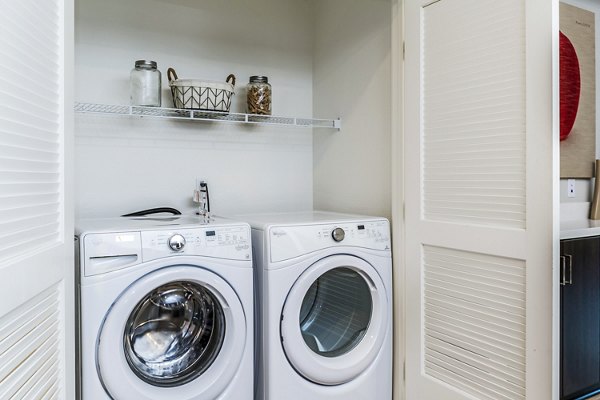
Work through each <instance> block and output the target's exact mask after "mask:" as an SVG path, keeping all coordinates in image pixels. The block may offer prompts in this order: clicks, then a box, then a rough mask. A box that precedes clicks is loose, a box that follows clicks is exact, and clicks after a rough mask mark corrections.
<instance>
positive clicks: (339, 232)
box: [331, 228, 346, 242]
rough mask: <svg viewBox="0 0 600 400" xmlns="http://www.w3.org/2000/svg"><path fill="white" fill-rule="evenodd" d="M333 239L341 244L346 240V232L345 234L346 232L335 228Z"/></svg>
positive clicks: (332, 234)
mask: <svg viewBox="0 0 600 400" xmlns="http://www.w3.org/2000/svg"><path fill="white" fill-rule="evenodd" d="M331 237H332V238H333V240H335V241H336V242H341V241H342V240H344V237H346V232H344V230H343V229H342V228H335V229H334V230H333V231H332V232H331Z"/></svg>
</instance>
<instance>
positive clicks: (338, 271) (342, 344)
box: [299, 267, 373, 357]
mask: <svg viewBox="0 0 600 400" xmlns="http://www.w3.org/2000/svg"><path fill="white" fill-rule="evenodd" d="M372 307H373V301H372V300H371V291H370V289H369V284H368V283H367V282H366V281H365V278H364V277H363V276H361V275H360V274H359V273H358V272H357V271H355V270H353V269H350V268H348V267H337V268H334V269H331V270H329V271H327V272H325V273H324V274H323V275H321V276H320V277H318V278H317V279H316V280H315V281H314V282H313V284H312V285H311V286H310V288H309V289H308V292H307V293H306V295H305V296H304V300H303V301H302V306H301V308H300V319H299V320H300V330H301V331H302V337H303V339H304V342H305V343H306V344H307V345H308V347H309V348H310V349H311V350H312V351H314V352H315V353H317V354H320V355H322V356H324V357H337V356H340V355H342V354H345V353H348V352H349V351H351V350H352V349H353V348H354V347H355V346H356V345H357V344H358V343H360V341H361V340H362V338H363V336H364V335H365V332H366V331H367V328H368V327H369V322H370V321H371V311H372V310H371V308H372Z"/></svg>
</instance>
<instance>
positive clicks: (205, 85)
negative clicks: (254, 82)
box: [167, 68, 235, 112]
mask: <svg viewBox="0 0 600 400" xmlns="http://www.w3.org/2000/svg"><path fill="white" fill-rule="evenodd" d="M167 77H168V78H169V87H170V88H171V94H172V95H173V105H174V106H175V108H181V109H186V110H204V111H222V112H229V108H230V107H231V99H232V97H233V94H234V91H233V88H234V86H235V75H233V74H230V75H229V76H228V77H227V79H225V82H215V81H203V80H199V79H179V78H178V77H177V73H176V72H175V70H174V69H173V68H169V69H168V70H167Z"/></svg>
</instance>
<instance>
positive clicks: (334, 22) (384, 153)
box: [313, 0, 392, 218]
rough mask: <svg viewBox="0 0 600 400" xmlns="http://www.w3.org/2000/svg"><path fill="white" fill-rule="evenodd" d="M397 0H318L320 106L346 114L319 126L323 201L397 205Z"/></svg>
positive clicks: (371, 207)
mask: <svg viewBox="0 0 600 400" xmlns="http://www.w3.org/2000/svg"><path fill="white" fill-rule="evenodd" d="M391 14H392V5H391V1H390V0H319V1H317V2H315V24H316V25H315V61H314V83H313V92H314V114H315V115H316V116H319V115H320V116H331V115H334V116H340V117H341V118H342V124H343V125H342V126H343V127H342V130H341V132H339V133H331V132H327V131H319V130H315V133H314V139H313V140H314V149H315V150H314V153H313V160H314V161H313V165H314V190H315V194H314V204H315V208H320V209H328V210H336V211H343V212H353V213H360V214H370V215H381V216H385V217H388V218H390V217H391V214H392V211H391V172H392V171H391V151H392V150H391V120H392V118H391V98H392V93H391V90H392V87H391V79H392V73H391V48H392V47H391V46H392V45H391V25H392V15H391Z"/></svg>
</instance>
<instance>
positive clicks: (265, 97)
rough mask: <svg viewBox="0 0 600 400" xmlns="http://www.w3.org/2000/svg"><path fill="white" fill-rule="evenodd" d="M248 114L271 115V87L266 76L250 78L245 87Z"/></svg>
mask: <svg viewBox="0 0 600 400" xmlns="http://www.w3.org/2000/svg"><path fill="white" fill-rule="evenodd" d="M246 90H247V93H248V101H247V104H248V113H249V114H259V115H271V85H270V84H269V78H267V77H266V76H251V77H250V82H249V83H248V85H247V86H246Z"/></svg>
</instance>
